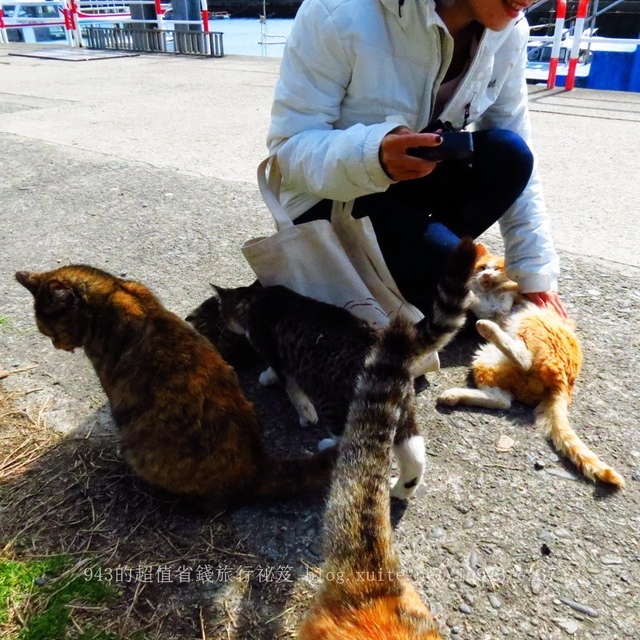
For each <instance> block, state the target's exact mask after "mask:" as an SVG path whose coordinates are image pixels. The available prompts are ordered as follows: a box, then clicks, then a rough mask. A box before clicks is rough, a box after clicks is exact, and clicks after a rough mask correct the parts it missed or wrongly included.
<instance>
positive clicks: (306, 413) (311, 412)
mask: <svg viewBox="0 0 640 640" xmlns="http://www.w3.org/2000/svg"><path fill="white" fill-rule="evenodd" d="M296 408H297V410H298V422H299V423H300V426H301V427H308V426H309V425H310V424H317V423H318V413H317V412H316V408H315V407H314V406H313V405H312V404H311V401H310V400H308V399H307V400H305V401H303V402H299V403H298V405H297V406H296Z"/></svg>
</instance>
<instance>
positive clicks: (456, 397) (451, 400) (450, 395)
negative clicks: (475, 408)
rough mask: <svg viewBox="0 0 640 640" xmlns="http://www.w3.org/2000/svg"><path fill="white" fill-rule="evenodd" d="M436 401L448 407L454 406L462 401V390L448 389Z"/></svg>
mask: <svg viewBox="0 0 640 640" xmlns="http://www.w3.org/2000/svg"><path fill="white" fill-rule="evenodd" d="M436 402H437V403H438V404H445V405H447V406H448V407H454V406H455V405H457V404H458V402H460V392H459V391H458V389H447V390H446V391H443V392H442V393H441V394H440V395H439V396H438V398H437V399H436Z"/></svg>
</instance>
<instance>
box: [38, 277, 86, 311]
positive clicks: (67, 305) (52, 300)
mask: <svg viewBox="0 0 640 640" xmlns="http://www.w3.org/2000/svg"><path fill="white" fill-rule="evenodd" d="M46 291H47V295H46V298H45V301H46V304H47V309H48V311H50V312H55V311H63V310H65V309H71V308H72V307H74V306H76V303H77V301H78V294H77V293H76V291H75V290H74V289H73V288H72V287H70V286H69V285H66V284H64V283H63V282H60V281H59V280H50V281H49V282H47V283H46Z"/></svg>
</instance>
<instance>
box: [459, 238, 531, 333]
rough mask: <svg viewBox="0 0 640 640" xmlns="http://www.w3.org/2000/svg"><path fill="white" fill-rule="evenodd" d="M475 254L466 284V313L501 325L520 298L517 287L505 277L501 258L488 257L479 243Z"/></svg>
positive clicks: (491, 255)
mask: <svg viewBox="0 0 640 640" xmlns="http://www.w3.org/2000/svg"><path fill="white" fill-rule="evenodd" d="M476 250H477V259H476V266H475V270H474V272H473V277H472V278H471V281H470V283H469V288H470V290H471V294H470V303H469V310H470V311H471V312H472V313H473V314H474V315H475V316H476V318H479V319H489V320H495V321H496V322H498V323H501V322H503V321H504V320H505V319H506V317H507V316H508V315H509V314H510V313H511V311H512V310H515V309H516V308H517V307H518V305H520V304H522V303H523V302H524V298H523V297H522V295H521V294H520V292H519V290H518V285H517V283H515V282H514V281H513V280H510V279H509V278H508V277H507V274H506V272H505V268H504V258H503V257H502V256H496V255H494V254H492V253H490V252H489V251H488V249H487V248H486V247H485V246H484V245H483V244H481V243H477V244H476Z"/></svg>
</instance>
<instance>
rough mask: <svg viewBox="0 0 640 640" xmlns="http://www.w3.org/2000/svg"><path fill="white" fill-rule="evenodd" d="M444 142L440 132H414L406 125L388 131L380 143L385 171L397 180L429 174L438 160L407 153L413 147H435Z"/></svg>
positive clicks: (381, 158)
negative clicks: (434, 160) (424, 158)
mask: <svg viewBox="0 0 640 640" xmlns="http://www.w3.org/2000/svg"><path fill="white" fill-rule="evenodd" d="M441 142H442V137H441V136H440V134H438V133H413V132H412V131H411V130H410V129H408V128H407V127H405V126H402V127H397V128H396V129H394V130H393V131H390V132H389V133H387V135H386V136H385V137H384V138H383V139H382V142H381V143H380V150H379V151H378V157H379V159H380V165H381V166H382V168H383V169H384V171H385V173H386V174H387V175H388V176H389V177H390V178H391V179H392V180H396V181H398V182H399V181H400V180H413V179H414V178H423V177H424V176H427V175H429V174H430V173H431V172H432V171H433V170H434V169H435V168H436V166H437V162H433V161H431V160H423V159H422V158H415V157H414V156H410V155H407V149H409V148H411V147H435V146H438V145H439V144H440V143H441Z"/></svg>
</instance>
